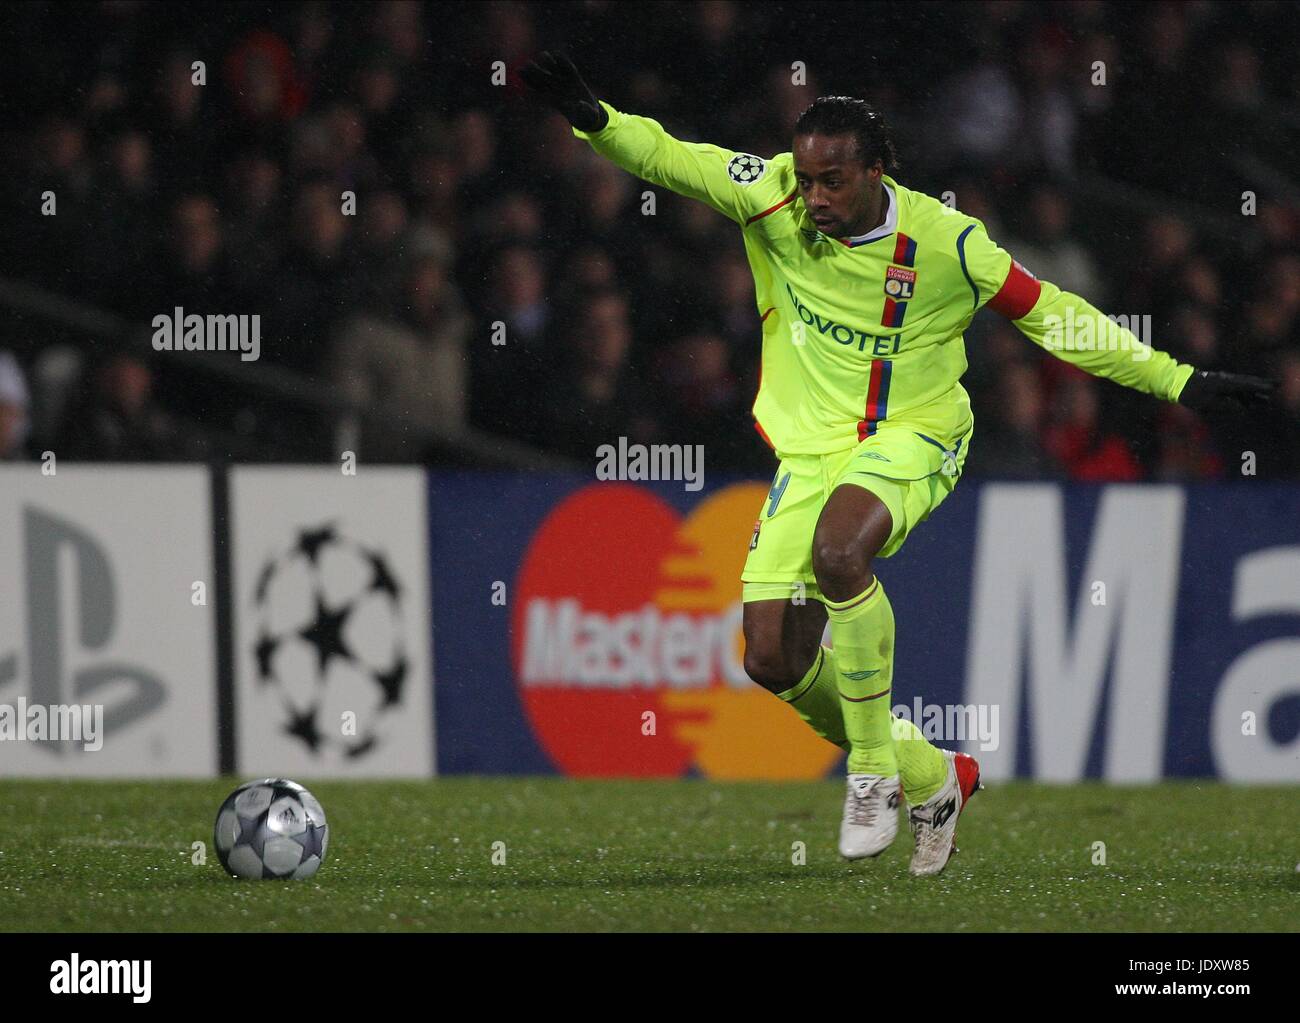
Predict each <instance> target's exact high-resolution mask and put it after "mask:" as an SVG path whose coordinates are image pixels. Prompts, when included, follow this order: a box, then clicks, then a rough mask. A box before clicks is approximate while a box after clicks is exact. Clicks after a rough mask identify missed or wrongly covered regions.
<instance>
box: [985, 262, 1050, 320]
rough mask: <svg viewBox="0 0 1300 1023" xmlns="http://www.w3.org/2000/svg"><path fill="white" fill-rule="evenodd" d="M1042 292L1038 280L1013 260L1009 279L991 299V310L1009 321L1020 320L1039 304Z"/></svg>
mask: <svg viewBox="0 0 1300 1023" xmlns="http://www.w3.org/2000/svg"><path fill="white" fill-rule="evenodd" d="M1042 291H1043V286H1042V285H1041V284H1040V283H1038V279H1037V278H1035V277H1034V275H1033V274H1031V273H1029V272H1028V271H1027V270H1026V269H1025V268H1024V267H1023V266H1021V265H1020V264H1019V263H1017V262H1016V261H1015V260H1014V259H1013V260H1012V261H1011V269H1010V270H1008V271H1007V279H1006V280H1005V281H1003V282H1002V287H1001V288H999V289H998V293H997V294H996V295H994V296H993V297H992V298H991V299H989V308H990V309H992V310H993V311H994V312H997V313H1001V314H1002V315H1003V316H1005V317H1006V318H1007V319H1009V320H1018V319H1020V318H1021V317H1023V316H1028V315H1029V311H1030V310H1031V309H1033V308H1034V306H1036V305H1037V304H1038V296H1039V295H1041V294H1042Z"/></svg>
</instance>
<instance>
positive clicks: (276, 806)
mask: <svg viewBox="0 0 1300 1023" xmlns="http://www.w3.org/2000/svg"><path fill="white" fill-rule="evenodd" d="M328 844H329V825H328V824H327V823H326V821H325V810H324V809H323V808H322V807H321V805H320V802H319V801H318V800H317V799H316V797H315V796H313V795H312V794H311V793H310V792H308V791H307V790H306V789H305V788H303V787H302V786H301V785H299V784H298V783H297V782H294V781H290V780H289V779H287V778H263V779H261V780H260V781H250V782H246V783H245V784H243V785H241V786H239V788H237V789H235V791H234V792H232V793H231V794H230V795H229V796H227V797H226V801H225V802H224V803H222V804H221V809H220V810H218V811H217V821H216V824H215V825H214V826H213V845H214V846H215V847H216V850H217V857H218V859H220V861H221V865H222V867H224V868H225V870H226V872H227V873H229V874H230V875H231V876H233V877H240V878H244V879H247V880H259V879H260V880H280V879H285V880H287V879H290V878H295V879H301V878H306V877H311V875H312V874H314V873H316V871H317V869H319V867H320V865H321V863H322V862H324V860H325V850H326V847H327V846H328Z"/></svg>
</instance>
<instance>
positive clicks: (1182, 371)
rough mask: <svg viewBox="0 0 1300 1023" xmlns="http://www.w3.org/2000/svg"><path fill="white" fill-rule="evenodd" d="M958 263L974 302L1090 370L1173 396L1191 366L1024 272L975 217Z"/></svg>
mask: <svg viewBox="0 0 1300 1023" xmlns="http://www.w3.org/2000/svg"><path fill="white" fill-rule="evenodd" d="M961 248H962V258H963V260H964V263H963V265H964V266H965V267H966V268H967V279H968V280H969V282H970V285H971V288H972V290H973V291H974V292H975V300H976V306H977V307H978V306H980V305H983V304H987V305H988V306H989V307H990V308H991V309H993V310H994V311H996V312H999V313H1002V315H1004V316H1006V317H1007V318H1009V319H1010V320H1011V321H1012V322H1013V323H1014V324H1015V325H1016V327H1018V328H1019V330H1020V332H1021V333H1022V334H1024V335H1025V337H1027V338H1029V340H1031V341H1032V342H1034V344H1036V345H1038V346H1039V347H1040V348H1042V349H1044V350H1045V351H1048V352H1050V353H1051V354H1052V355H1053V356H1055V357H1056V358H1058V359H1060V360H1062V361H1063V362H1069V363H1073V364H1074V365H1076V366H1078V367H1079V368H1080V369H1082V370H1084V371H1085V372H1088V373H1091V374H1092V375H1093V376H1098V377H1105V378H1106V379H1107V380H1113V381H1115V383H1117V384H1123V385H1124V386H1125V387H1131V388H1133V389H1134V390H1136V391H1143V392H1144V393H1146V394H1151V395H1154V396H1155V397H1157V398H1161V399H1163V400H1165V401H1177V400H1178V395H1179V394H1180V393H1181V392H1182V389H1183V385H1184V384H1185V383H1187V380H1188V378H1189V377H1191V375H1192V374H1193V373H1194V372H1195V367H1193V366H1190V365H1187V364H1185V363H1180V362H1178V361H1177V360H1176V359H1174V358H1173V357H1172V356H1171V355H1169V354H1168V353H1167V352H1161V351H1157V350H1156V349H1155V348H1153V347H1151V346H1150V345H1149V344H1146V343H1144V342H1143V341H1142V340H1140V339H1139V338H1138V336H1137V335H1136V334H1135V333H1134V332H1133V331H1132V329H1130V327H1129V325H1128V324H1125V323H1123V322H1122V321H1121V320H1119V318H1116V319H1111V318H1110V317H1107V316H1106V315H1105V314H1104V313H1102V312H1101V311H1100V310H1099V309H1097V308H1096V307H1095V306H1093V305H1092V304H1091V303H1089V302H1088V301H1087V300H1086V299H1083V298H1081V297H1079V296H1078V295H1076V294H1074V293H1072V292H1069V291H1062V290H1061V289H1060V288H1058V287H1057V286H1056V285H1055V284H1052V283H1051V282H1050V281H1040V280H1038V279H1037V278H1035V277H1034V276H1033V275H1032V274H1031V273H1029V272H1028V271H1027V270H1026V269H1025V268H1024V267H1023V266H1021V265H1020V264H1019V263H1017V262H1016V261H1015V260H1013V259H1012V258H1011V256H1010V255H1009V254H1008V253H1007V252H1006V251H1005V250H1003V249H1002V248H1000V247H999V246H998V245H997V244H996V243H995V242H993V241H992V240H991V239H990V238H989V236H988V234H987V233H986V232H985V231H984V226H983V225H982V224H980V223H979V221H975V222H974V225H973V227H972V228H969V229H968V230H967V231H966V232H963V235H962V244H961Z"/></svg>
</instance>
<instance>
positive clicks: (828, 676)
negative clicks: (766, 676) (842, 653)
mask: <svg viewBox="0 0 1300 1023" xmlns="http://www.w3.org/2000/svg"><path fill="white" fill-rule="evenodd" d="M777 696H779V697H780V698H781V699H783V700H784V701H785V702H786V703H788V704H789V705H790V706H791V707H793V708H794V710H795V713H796V714H798V715H799V716H800V717H801V718H803V719H804V721H806V722H807V723H808V727H809V728H811V729H812V730H813V731H814V732H816V733H817V734H818V735H820V736H821V737H822V738H823V739H825V740H826V741H827V742H829V743H833V744H834V745H836V746H838V747H839V748H840V749H842V750H843V751H844V752H845V753H847V752H848V751H849V740H848V739H847V738H846V737H845V735H844V715H843V714H842V713H841V712H840V691H839V689H838V688H837V685H836V681H835V653H834V651H832V650H831V649H830V648H829V647H821V648H820V649H819V650H818V651H817V656H816V657H814V658H813V662H812V667H811V668H809V669H808V673H807V674H806V675H804V677H803V678H802V679H800V680H799V682H798V683H797V684H795V685H793V686H791V687H790V688H789V689H787V690H786V691H785V692H784V693H777Z"/></svg>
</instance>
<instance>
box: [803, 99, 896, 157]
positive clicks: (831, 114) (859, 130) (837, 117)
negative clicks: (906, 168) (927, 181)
mask: <svg viewBox="0 0 1300 1023" xmlns="http://www.w3.org/2000/svg"><path fill="white" fill-rule="evenodd" d="M794 133H795V134H796V135H852V136H853V140H854V142H855V143H856V144H857V149H858V158H859V159H861V160H862V162H863V164H864V165H865V166H867V167H874V166H875V164H876V161H877V160H879V161H880V162H881V163H882V164H883V165H884V168H885V172H886V173H890V172H892V171H895V170H897V169H898V154H897V152H896V151H895V149H894V133H893V132H892V131H890V130H889V125H887V124H886V123H885V119H884V118H883V117H881V116H880V114H879V113H878V112H877V111H876V110H875V109H874V108H873V107H872V106H871V104H870V103H868V102H867V101H866V100H861V99H854V98H853V97H852V96H821V97H819V98H818V99H815V100H813V102H812V105H811V106H810V107H809V108H808V109H807V110H805V111H804V112H803V113H802V114H800V115H799V120H797V121H795V123H794Z"/></svg>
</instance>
